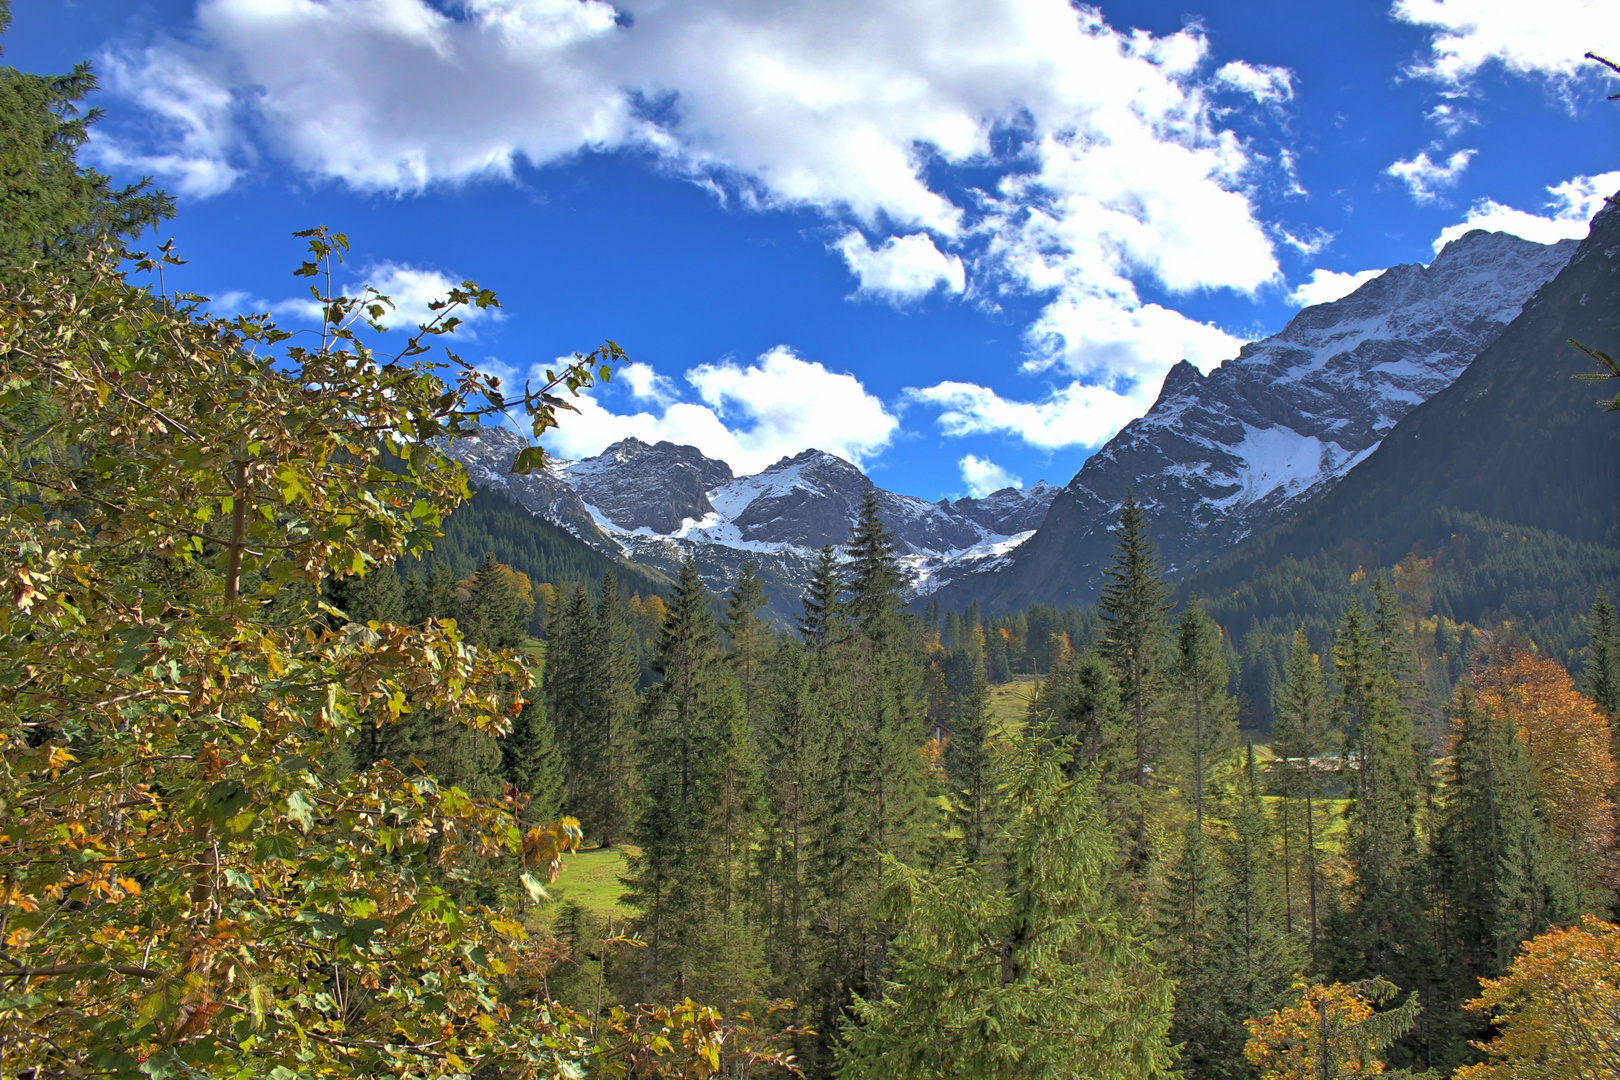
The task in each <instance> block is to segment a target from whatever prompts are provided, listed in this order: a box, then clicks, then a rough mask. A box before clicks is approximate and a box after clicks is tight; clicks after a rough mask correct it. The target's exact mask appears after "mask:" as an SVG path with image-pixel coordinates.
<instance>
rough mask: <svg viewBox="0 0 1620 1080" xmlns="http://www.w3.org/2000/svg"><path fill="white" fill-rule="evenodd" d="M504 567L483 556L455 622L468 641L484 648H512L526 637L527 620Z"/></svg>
mask: <svg viewBox="0 0 1620 1080" xmlns="http://www.w3.org/2000/svg"><path fill="white" fill-rule="evenodd" d="M507 574H508V571H507V568H506V567H504V566H502V565H501V564H500V563H498V562H496V561H495V556H494V555H488V554H486V555H485V556H484V559H483V562H481V563H479V564H478V572H477V573H476V574H474V575H473V578H472V587H471V588H470V589H468V592H467V598H466V600H465V601H464V602H462V604H461V605H460V607H461V611H460V618H459V619H458V620H457V621H458V625H459V626H460V627H461V632H462V634H463V636H464V637H465V638H466V640H467V642H468V643H469V644H472V645H478V646H481V647H483V648H486V649H515V648H517V647H518V646H519V645H522V644H523V642H524V640H525V639H526V638H527V637H528V635H527V634H526V633H525V632H524V624H525V622H526V620H525V619H524V618H523V613H522V608H521V606H520V605H519V603H518V598H517V594H516V593H515V592H514V591H513V589H512V583H511V581H510V580H509V578H508V576H507Z"/></svg>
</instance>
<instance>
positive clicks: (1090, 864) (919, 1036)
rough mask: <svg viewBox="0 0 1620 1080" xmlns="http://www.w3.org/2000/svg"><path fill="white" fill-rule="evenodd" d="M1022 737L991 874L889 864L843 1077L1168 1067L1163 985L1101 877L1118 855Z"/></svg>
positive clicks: (1105, 1074) (988, 1079) (1129, 1073)
mask: <svg viewBox="0 0 1620 1080" xmlns="http://www.w3.org/2000/svg"><path fill="white" fill-rule="evenodd" d="M1064 764H1065V762H1064V759H1063V757H1062V756H1058V755H1052V754H1037V753H1034V752H1032V750H1030V749H1025V750H1024V751H1023V752H1022V753H1021V754H1019V756H1018V758H1017V761H1016V762H1015V763H1014V765H1013V767H1012V770H1011V776H1010V778H1009V784H1008V789H1007V792H1006V795H1005V798H1006V801H1007V807H1006V810H1005V813H1004V815H1003V817H1004V819H1005V820H1006V821H1007V822H1008V831H1007V836H1006V838H1005V840H1004V841H1003V843H1004V845H1005V847H1006V849H1007V851H1008V858H1007V866H1006V870H1005V873H1004V875H1002V876H998V875H996V874H995V873H994V871H993V870H992V869H991V868H989V867H986V866H985V865H984V864H982V863H975V862H972V861H969V860H966V859H963V860H959V861H957V862H955V863H953V864H952V865H950V866H948V867H947V868H945V869H943V870H941V871H936V872H933V873H926V872H922V871H919V870H915V869H912V868H910V867H907V866H905V865H896V867H895V870H894V874H893V875H892V878H893V880H892V882H891V885H890V887H889V889H888V893H887V897H886V904H887V908H886V914H888V915H889V916H890V917H891V919H893V921H894V922H895V923H896V924H897V926H898V928H899V934H898V937H897V939H896V942H895V944H896V946H897V956H896V962H895V965H894V971H893V974H892V977H890V978H886V979H885V981H884V982H883V984H882V985H881V987H879V992H877V993H872V994H868V995H863V997H862V998H861V999H860V1000H858V1001H857V1002H856V1004H855V1013H856V1017H857V1021H858V1022H857V1023H855V1024H854V1025H853V1026H851V1028H850V1029H849V1031H848V1033H847V1034H846V1035H845V1038H844V1046H843V1048H842V1049H841V1051H840V1055H839V1056H840V1059H841V1068H840V1070H839V1074H838V1075H839V1076H841V1077H843V1078H845V1080H876V1078H879V1077H883V1078H888V1077H960V1078H962V1080H1059V1078H1065V1077H1081V1076H1084V1077H1092V1078H1096V1080H1116V1078H1117V1080H1125V1078H1131V1080H1136V1078H1142V1080H1150V1078H1152V1077H1159V1076H1169V1075H1171V1066H1172V1062H1173V1053H1172V1051H1171V1049H1170V1044H1169V1042H1168V1041H1167V1040H1166V1038H1165V1034H1166V1028H1167V1027H1168V1024H1169V1018H1170V1007H1171V995H1172V988H1173V984H1172V983H1171V981H1170V980H1169V979H1167V978H1166V977H1165V976H1164V973H1163V972H1162V971H1161V970H1160V969H1159V967H1158V965H1157V964H1156V963H1155V962H1154V961H1153V959H1152V958H1151V956H1150V955H1149V953H1148V949H1147V947H1146V942H1145V941H1144V940H1143V937H1142V934H1141V927H1140V925H1139V924H1138V923H1137V921H1136V917H1135V915H1134V913H1133V912H1132V911H1131V910H1130V908H1129V906H1128V905H1126V904H1124V903H1122V902H1121V899H1120V897H1121V890H1120V889H1119V887H1118V886H1119V883H1117V882H1115V881H1114V880H1112V871H1113V868H1114V867H1115V866H1116V865H1117V863H1118V859H1119V854H1118V852H1117V851H1116V849H1115V847H1114V844H1113V838H1112V836H1111V834H1110V830H1109V828H1108V825H1107V822H1106V818H1105V815H1104V813H1103V811H1102V808H1101V806H1100V805H1099V803H1098V801H1097V799H1096V797H1095V793H1094V791H1093V789H1092V785H1091V784H1090V782H1089V781H1088V780H1087V779H1085V778H1082V779H1080V780H1071V779H1069V778H1068V776H1067V775H1066V774H1065V770H1064V767H1063V766H1064Z"/></svg>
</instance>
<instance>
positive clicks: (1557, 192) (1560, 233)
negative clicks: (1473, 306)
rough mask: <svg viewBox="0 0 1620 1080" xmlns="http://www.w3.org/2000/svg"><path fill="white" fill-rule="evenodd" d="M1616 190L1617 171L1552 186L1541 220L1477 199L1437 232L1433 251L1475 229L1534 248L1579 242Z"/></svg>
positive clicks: (1619, 183)
mask: <svg viewBox="0 0 1620 1080" xmlns="http://www.w3.org/2000/svg"><path fill="white" fill-rule="evenodd" d="M1617 190H1620V170H1617V171H1615V172H1606V173H1599V174H1598V175H1597V176H1577V177H1575V178H1574V179H1573V180H1566V181H1564V182H1563V183H1562V184H1554V185H1552V186H1551V187H1549V188H1548V189H1547V193H1548V194H1549V195H1551V196H1552V198H1550V199H1548V200H1547V203H1546V208H1547V209H1548V210H1549V211H1550V213H1548V214H1546V215H1544V216H1543V215H1537V214H1532V213H1529V212H1527V211H1524V210H1515V209H1514V208H1513V207H1511V206H1504V205H1503V204H1501V203H1499V202H1497V201H1496V200H1494V199H1481V200H1480V201H1478V202H1476V203H1475V204H1474V205H1473V206H1471V207H1469V208H1468V215H1467V217H1465V218H1464V219H1463V220H1462V221H1461V222H1459V223H1458V224H1456V225H1448V226H1446V228H1444V229H1442V230H1441V231H1440V235H1439V236H1437V237H1436V238H1435V241H1434V250H1435V251H1439V250H1440V249H1441V248H1443V247H1445V246H1446V245H1447V244H1449V243H1451V241H1453V240H1455V239H1457V237H1459V236H1462V235H1463V234H1464V233H1467V232H1472V231H1473V230H1475V229H1485V230H1487V231H1489V232H1509V233H1513V234H1514V235H1515V236H1522V237H1524V238H1525V239H1526V240H1534V241H1535V242H1536V243H1538V244H1552V243H1556V242H1558V241H1559V240H1579V239H1583V238H1584V237H1585V236H1586V233H1587V226H1588V224H1589V223H1590V222H1591V220H1592V218H1593V216H1595V215H1596V214H1597V212H1598V211H1599V210H1601V209H1603V200H1604V197H1605V196H1609V195H1613V194H1615V192H1616V191H1617Z"/></svg>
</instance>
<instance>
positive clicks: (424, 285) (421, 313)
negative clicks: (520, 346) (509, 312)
mask: <svg viewBox="0 0 1620 1080" xmlns="http://www.w3.org/2000/svg"><path fill="white" fill-rule="evenodd" d="M360 274H361V279H362V280H360V281H351V282H346V283H342V284H341V285H340V288H341V289H342V290H343V292H344V294H345V295H348V296H359V295H360V292H361V290H362V289H364V288H365V287H366V286H368V285H369V286H370V287H371V288H373V289H376V290H377V291H378V292H379V293H381V294H382V295H384V296H386V297H388V298H389V300H390V301H391V302H392V303H393V305H394V307H393V309H392V310H390V311H386V312H385V313H384V314H383V317H382V318H381V319H380V320H379V321H380V322H381V323H382V324H383V326H384V327H386V328H388V329H390V330H403V331H406V332H411V331H414V330H415V329H416V327H417V326H418V325H419V324H421V323H426V322H430V321H432V320H433V319H435V318H437V317H438V315H439V313H438V312H435V311H434V310H432V309H431V308H430V307H429V306H428V305H429V304H431V303H435V302H437V301H440V300H443V299H445V298H446V297H448V296H449V295H450V290H451V289H454V288H456V287H457V286H459V285H460V284H461V282H460V281H459V280H458V279H457V278H454V277H452V276H450V275H449V274H446V273H443V272H441V271H438V270H428V269H424V268H422V267H419V266H409V265H406V264H404V263H396V262H380V263H376V264H374V265H372V266H369V267H366V268H364V269H363V270H361V272H360ZM208 308H209V310H210V311H212V312H214V313H215V314H218V315H236V314H246V313H248V312H269V313H270V314H271V315H274V316H276V317H277V318H279V319H283V320H296V321H300V322H304V323H310V324H313V325H316V326H318V325H319V323H320V319H321V314H322V312H323V311H324V310H325V309H324V308H322V306H321V305H320V304H319V303H317V302H316V301H315V300H314V299H312V298H311V297H309V296H293V297H288V298H286V299H283V300H266V299H264V298H263V297H256V296H253V295H251V294H249V293H247V292H244V291H242V290H240V289H232V290H229V291H227V292H223V293H221V294H220V295H219V296H216V297H214V298H213V299H211V300H210V301H209V304H208ZM447 314H449V315H453V316H455V317H457V318H459V319H461V321H462V323H463V324H466V326H465V327H464V328H462V329H459V330H458V331H457V333H458V334H460V335H461V336H462V337H463V338H465V337H466V336H467V335H468V328H470V326H471V324H473V323H476V322H481V321H483V320H486V319H493V320H499V319H500V318H501V317H502V315H501V311H500V309H499V308H479V307H476V306H474V305H472V304H467V305H463V306H461V307H458V308H457V309H456V310H455V311H453V312H448V313H447Z"/></svg>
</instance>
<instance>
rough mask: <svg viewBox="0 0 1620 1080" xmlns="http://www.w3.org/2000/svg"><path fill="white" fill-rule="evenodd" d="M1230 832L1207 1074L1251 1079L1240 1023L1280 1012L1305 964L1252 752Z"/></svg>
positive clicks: (1217, 914)
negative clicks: (1291, 926)
mask: <svg viewBox="0 0 1620 1080" xmlns="http://www.w3.org/2000/svg"><path fill="white" fill-rule="evenodd" d="M1228 817H1229V827H1228V828H1227V830H1226V831H1225V832H1224V833H1223V834H1222V835H1221V836H1220V838H1219V839H1218V840H1217V841H1216V844H1215V847H1216V858H1217V861H1218V863H1219V865H1220V880H1221V887H1220V889H1219V890H1218V891H1217V893H1216V899H1215V903H1214V904H1213V913H1212V918H1211V923H1212V926H1211V933H1210V945H1211V948H1210V950H1209V953H1208V956H1209V958H1210V960H1211V962H1212V967H1213V969H1214V978H1213V981H1214V982H1215V983H1216V985H1217V986H1218V987H1219V993H1218V997H1217V1008H1216V1012H1217V1013H1218V1015H1219V1017H1220V1019H1219V1020H1218V1021H1217V1022H1216V1023H1215V1024H1214V1025H1211V1026H1212V1027H1214V1028H1215V1029H1216V1030H1215V1031H1214V1032H1212V1034H1214V1036H1215V1038H1214V1039H1213V1041H1212V1042H1211V1043H1210V1044H1208V1045H1207V1050H1208V1051H1209V1056H1210V1058H1211V1059H1212V1064H1214V1065H1215V1066H1216V1067H1214V1068H1212V1069H1211V1070H1210V1071H1208V1072H1207V1073H1206V1074H1205V1075H1210V1076H1223V1077H1226V1076H1230V1077H1237V1076H1249V1075H1252V1074H1251V1071H1250V1069H1249V1066H1248V1064H1247V1063H1246V1062H1245V1061H1244V1059H1243V1047H1244V1044H1245V1042H1246V1041H1247V1033H1246V1032H1245V1030H1244V1026H1243V1022H1244V1020H1246V1019H1249V1018H1251V1017H1256V1016H1264V1015H1265V1014H1266V1013H1268V1012H1270V1011H1271V1010H1273V1009H1275V1008H1277V1007H1278V1006H1280V1005H1281V1004H1282V1003H1283V1001H1284V999H1285V998H1287V996H1288V992H1289V989H1290V987H1291V986H1292V985H1293V983H1294V979H1295V978H1296V977H1297V976H1298V975H1299V973H1300V971H1301V969H1302V968H1303V966H1304V962H1305V956H1304V950H1303V949H1302V948H1301V943H1300V941H1299V939H1298V938H1297V937H1295V936H1294V935H1292V934H1290V933H1289V932H1288V926H1287V912H1286V910H1285V908H1284V903H1283V895H1282V874H1281V867H1280V866H1279V865H1278V862H1277V852H1276V842H1275V837H1274V835H1273V833H1272V831H1271V822H1270V819H1269V817H1268V816H1267V814H1266V811H1265V806H1264V804H1263V803H1262V802H1261V800H1260V789H1259V783H1258V777H1257V776H1256V770H1255V764H1254V750H1253V748H1252V747H1251V748H1250V749H1249V752H1248V758H1247V761H1246V763H1245V765H1244V769H1243V774H1242V775H1241V776H1240V777H1239V779H1238V790H1237V793H1236V798H1235V799H1234V805H1233V807H1232V809H1231V811H1230V812H1229V815H1228Z"/></svg>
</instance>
